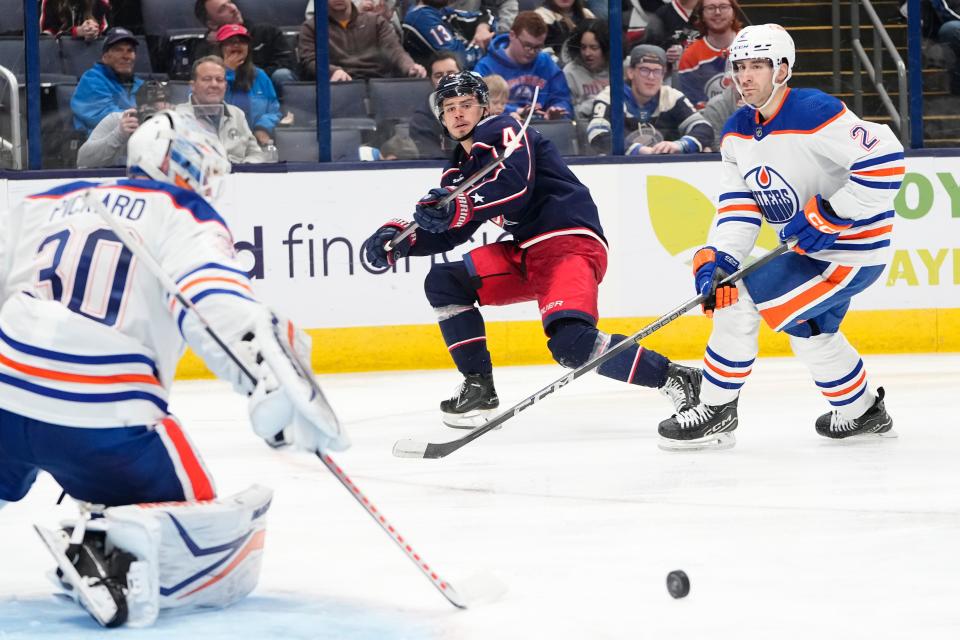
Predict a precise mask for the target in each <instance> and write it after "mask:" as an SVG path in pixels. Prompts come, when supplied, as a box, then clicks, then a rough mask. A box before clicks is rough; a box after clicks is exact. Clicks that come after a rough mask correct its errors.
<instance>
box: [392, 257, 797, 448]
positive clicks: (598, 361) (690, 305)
mask: <svg viewBox="0 0 960 640" xmlns="http://www.w3.org/2000/svg"><path fill="white" fill-rule="evenodd" d="M789 249H790V246H789V245H787V244H781V245H780V246H778V247H777V248H776V249H773V250H772V251H770V252H768V253H766V254H764V255H763V256H761V257H760V258H758V259H757V260H756V261H754V262H752V263H751V264H749V265H747V266H745V267H744V268H742V269H740V270H739V271H737V272H736V273H733V274H731V275H729V276H727V277H726V278H724V279H723V280H721V281H720V283H719V284H718V285H717V286H718V287H719V286H724V285H729V284H733V283H735V282H738V281H740V280H742V279H743V278H744V277H746V276H747V275H749V274H750V273H753V272H754V271H756V270H757V269H759V268H761V267H763V266H764V265H766V264H767V263H769V262H770V261H771V260H773V259H775V258H777V257H779V256H782V255H783V254H784V253H786V252H787V251H788V250H789ZM706 297H707V296H705V295H702V294H701V295H698V296H697V297H695V298H691V299H690V300H688V301H687V302H684V303H683V304H682V305H680V306H679V307H677V308H675V309H673V310H672V311H670V312H669V313H667V314H665V315H663V316H660V317H659V318H657V319H656V320H654V321H653V322H651V323H650V324H648V325H647V326H645V327H644V328H643V329H640V330H639V331H637V332H636V333H634V334H633V335H631V336H629V337H628V338H627V339H625V340H623V341H621V342H618V343H617V344H616V345H614V346H612V347H611V348H609V349H607V350H606V351H604V352H603V353H602V354H600V355H599V356H597V357H596V358H594V359H593V360H591V361H590V362H587V363H584V364H583V365H581V366H579V367H577V368H576V369H574V370H573V371H571V372H570V373H568V374H566V375H565V376H563V377H561V378H558V379H556V380H554V381H553V382H552V383H550V384H548V385H547V386H545V387H543V388H542V389H540V390H539V391H537V392H536V393H533V394H531V395H529V396H527V397H526V398H524V399H523V400H521V401H520V402H518V403H517V404H515V405H513V406H512V407H510V408H509V409H507V410H506V411H504V412H503V413H501V414H500V415H498V416H497V417H495V418H493V419H492V420H490V421H489V422H487V423H485V424H483V425H482V426H480V427H477V428H476V429H473V430H472V431H470V432H469V433H467V434H466V435H464V436H463V437H461V438H458V439H456V440H451V441H449V442H439V443H432V442H431V443H426V444H424V443H419V442H416V441H413V440H400V441H398V442H397V443H396V444H395V445H394V447H393V454H394V455H395V456H397V457H401V458H443V457H445V456H448V455H450V454H451V453H453V452H454V451H456V450H457V449H459V448H460V447H462V446H464V445H465V444H467V443H469V442H472V441H474V440H476V439H477V438H479V437H480V436H482V435H483V434H485V433H487V432H489V431H492V430H493V429H496V428H497V427H499V426H500V425H502V424H503V423H504V422H506V421H507V420H510V419H511V418H513V417H515V416H516V415H517V414H519V413H520V412H521V411H524V410H525V409H528V408H530V407H532V406H533V405H535V404H536V403H538V402H540V401H541V400H543V399H544V398H545V397H547V396H549V395H550V394H552V393H553V392H554V391H557V390H558V389H561V388H563V387H565V386H567V385H568V384H570V383H571V382H573V381H574V380H576V379H577V378H579V377H580V376H582V375H583V374H585V373H589V372H590V371H593V370H594V369H597V368H598V367H600V365H602V364H603V363H604V362H607V361H608V360H610V359H611V358H614V357H616V356H617V355H618V354H620V353H621V352H623V351H625V350H627V349H629V348H630V347H631V346H633V344H635V343H638V342H640V341H641V340H643V339H644V338H646V337H648V336H649V335H650V334H652V333H654V332H655V331H657V330H659V329H661V328H663V327H665V326H666V325H668V324H670V323H671V322H673V321H674V320H676V319H677V318H679V317H680V316H682V315H684V314H686V313H687V312H688V311H690V310H691V309H694V308H695V307H697V306H698V305H700V304H702V303H703V302H704V300H706Z"/></svg>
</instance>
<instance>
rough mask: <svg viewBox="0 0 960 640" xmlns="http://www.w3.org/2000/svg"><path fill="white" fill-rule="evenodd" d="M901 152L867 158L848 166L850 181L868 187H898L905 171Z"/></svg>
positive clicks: (894, 188)
mask: <svg viewBox="0 0 960 640" xmlns="http://www.w3.org/2000/svg"><path fill="white" fill-rule="evenodd" d="M903 158H904V156H903V153H902V152H900V153H888V154H886V155H882V156H878V157H876V158H867V159H865V160H861V161H860V162H855V163H853V164H852V165H851V166H850V181H851V182H853V183H856V184H858V185H861V186H863V187H868V188H870V189H893V190H896V189H899V188H900V184H901V183H902V182H903V175H904V173H905V172H906V165H905V164H904V161H903Z"/></svg>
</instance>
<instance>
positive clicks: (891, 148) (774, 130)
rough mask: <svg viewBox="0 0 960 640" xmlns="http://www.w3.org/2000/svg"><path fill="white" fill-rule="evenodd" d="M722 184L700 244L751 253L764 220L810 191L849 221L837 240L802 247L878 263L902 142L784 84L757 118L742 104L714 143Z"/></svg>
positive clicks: (788, 209) (799, 205)
mask: <svg viewBox="0 0 960 640" xmlns="http://www.w3.org/2000/svg"><path fill="white" fill-rule="evenodd" d="M720 152H721V156H722V160H723V174H722V186H721V189H720V196H719V200H718V203H717V215H716V218H715V219H714V223H713V227H712V228H711V230H710V236H709V242H708V244H710V245H712V246H714V247H716V248H717V249H720V250H722V251H726V252H727V253H729V254H731V255H732V256H734V257H735V258H736V259H737V260H740V261H742V260H743V258H744V257H745V256H746V255H748V254H749V253H750V251H751V250H752V249H753V246H754V243H755V242H756V239H757V235H758V234H759V233H760V225H761V223H762V222H763V220H766V221H767V222H768V223H770V224H771V225H773V226H774V228H775V229H776V230H777V231H779V230H780V229H781V228H782V227H783V226H784V225H785V224H786V222H787V221H788V220H790V218H792V217H793V216H794V215H795V214H796V213H798V212H800V211H802V210H803V206H804V205H805V204H806V202H807V201H808V200H809V199H810V198H812V197H813V196H815V195H817V194H820V195H822V196H823V197H824V198H826V199H828V200H829V201H830V204H831V205H832V206H833V210H834V211H835V212H836V214H837V215H838V216H840V217H841V218H846V219H848V220H851V221H853V224H852V225H851V226H850V228H849V229H848V230H846V231H844V232H842V233H841V234H840V237H839V238H838V239H837V242H836V243H835V244H834V245H833V246H832V247H830V248H829V249H827V250H825V251H819V252H816V253H812V254H810V257H811V258H815V259H817V260H823V261H825V262H836V263H840V264H850V265H882V264H885V263H886V261H887V258H888V255H889V251H890V238H891V236H892V231H893V219H894V209H893V199H894V196H896V194H897V191H898V189H899V188H900V183H901V181H902V179H903V174H904V156H903V145H901V144H900V142H899V140H897V138H896V137H895V136H894V135H893V133H892V132H891V131H890V128H889V127H887V126H886V125H880V124H876V123H873V122H867V121H865V120H861V119H860V118H858V117H857V116H855V115H854V114H853V113H851V112H850V110H849V109H847V108H846V106H845V105H844V104H843V102H841V101H840V100H838V99H836V98H834V97H832V96H829V95H827V94H825V93H823V92H821V91H818V90H816V89H788V90H787V94H786V96H785V98H784V99H783V102H782V103H781V106H780V108H779V109H778V110H777V112H776V113H775V114H774V115H773V116H772V117H771V118H768V119H767V120H765V121H764V122H760V121H759V118H758V112H757V111H756V110H754V109H751V108H749V107H742V108H740V109H739V110H738V111H737V112H735V113H734V114H733V115H732V116H731V117H730V119H729V120H728V121H727V124H726V127H725V128H724V131H723V139H722V142H721V145H720Z"/></svg>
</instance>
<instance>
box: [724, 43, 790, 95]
mask: <svg viewBox="0 0 960 640" xmlns="http://www.w3.org/2000/svg"><path fill="white" fill-rule="evenodd" d="M729 51H730V56H729V58H728V59H727V64H728V71H729V72H730V73H731V75H732V77H733V84H734V85H735V86H736V87H737V91H738V92H740V95H741V97H742V96H743V91H742V90H741V88H740V81H739V80H738V79H737V74H736V63H737V62H741V61H747V60H769V61H770V64H771V65H772V68H773V69H772V73H773V90H772V91H771V92H770V97H768V98H767V100H766V101H765V102H764V103H763V104H762V105H760V106H759V107H754V106H753V105H750V104H749V103H747V105H748V106H750V108H752V109H757V110H759V109H763V108H764V107H766V106H767V105H768V104H769V103H770V101H771V100H773V96H774V94H776V92H777V89H779V88H780V87H782V86H783V85H785V84H787V81H788V80H790V77H791V76H792V75H793V65H794V63H795V62H796V60H797V50H796V47H795V46H794V44H793V38H791V37H790V34H789V33H787V31H786V29H784V28H783V27H781V26H780V25H778V24H758V25H750V26H748V27H744V28H743V29H741V30H740V33H738V34H737V37H736V38H734V39H733V43H732V44H731V45H730V49H729ZM782 62H785V63H786V64H787V76H786V77H785V78H784V79H783V81H782V82H777V80H776V78H777V71H778V70H779V68H780V63H782Z"/></svg>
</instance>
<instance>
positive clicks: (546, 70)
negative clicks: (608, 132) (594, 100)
mask: <svg viewBox="0 0 960 640" xmlns="http://www.w3.org/2000/svg"><path fill="white" fill-rule="evenodd" d="M546 39H547V25H546V24H545V23H544V22H543V18H541V17H540V16H539V15H537V14H536V13H535V12H533V11H522V12H521V13H520V14H519V15H517V19H516V20H514V22H513V27H512V28H511V30H510V33H504V34H501V35H499V36H497V37H495V38H494V39H493V42H492V43H491V45H490V50H489V51H488V52H487V55H485V56H484V57H483V58H481V59H480V62H478V63H477V66H476V67H475V69H474V70H475V71H477V72H478V73H479V74H480V75H482V76H488V75H491V74H494V73H496V74H498V75H501V76H503V77H504V79H505V80H506V81H507V84H509V85H510V101H509V102H508V103H507V109H506V110H507V112H508V113H513V112H517V115H519V116H520V117H521V118H524V117H526V114H527V112H528V111H529V110H530V109H533V110H534V117H539V118H544V119H547V120H555V119H561V118H570V117H572V116H573V105H572V104H571V103H570V90H569V89H568V88H567V82H566V80H565V79H564V77H563V72H562V71H561V70H560V67H558V66H557V63H556V62H554V61H553V58H552V57H551V56H550V54H549V53H545V52H544V51H543V47H544V42H545V41H546ZM536 87H539V88H540V95H539V96H538V97H537V103H536V104H531V102H532V100H533V92H534V89H535V88H536Z"/></svg>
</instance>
